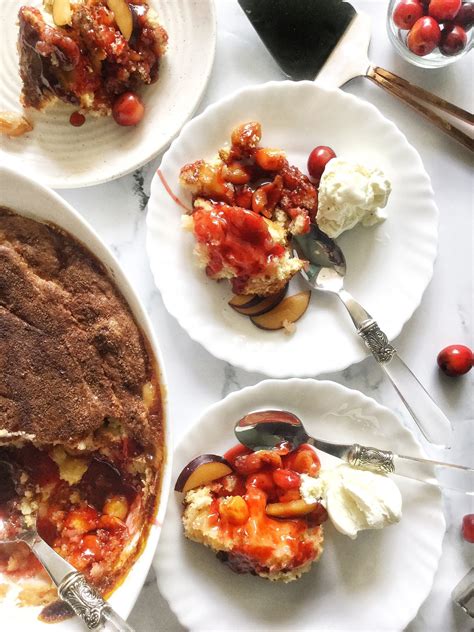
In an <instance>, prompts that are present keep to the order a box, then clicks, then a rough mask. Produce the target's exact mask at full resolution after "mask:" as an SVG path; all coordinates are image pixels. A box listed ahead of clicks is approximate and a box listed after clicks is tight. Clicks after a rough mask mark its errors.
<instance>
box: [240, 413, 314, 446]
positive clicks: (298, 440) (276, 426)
mask: <svg viewBox="0 0 474 632" xmlns="http://www.w3.org/2000/svg"><path fill="white" fill-rule="evenodd" d="M234 433H235V436H236V437H237V439H238V441H240V443H242V444H243V445H245V446H246V447H247V448H250V450H254V451H255V450H268V449H269V448H276V447H277V446H280V445H282V444H286V445H287V446H288V447H289V449H290V450H296V448H298V447H299V446H300V445H301V444H302V443H307V442H308V441H309V439H310V437H309V435H308V433H307V432H306V430H305V429H304V426H303V424H302V422H301V419H299V418H298V417H297V416H296V415H294V414H293V413H290V412H288V411H286V410H262V411H256V412H253V413H249V414H248V415H245V417H242V419H240V420H239V421H238V422H237V423H236V424H235V427H234Z"/></svg>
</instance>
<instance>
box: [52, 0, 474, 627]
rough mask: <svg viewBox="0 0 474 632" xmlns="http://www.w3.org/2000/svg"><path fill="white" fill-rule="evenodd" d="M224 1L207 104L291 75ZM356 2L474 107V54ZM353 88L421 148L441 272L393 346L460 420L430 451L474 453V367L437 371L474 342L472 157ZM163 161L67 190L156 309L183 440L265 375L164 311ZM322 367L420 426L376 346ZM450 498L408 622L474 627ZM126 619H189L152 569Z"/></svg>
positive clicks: (392, 103) (469, 550)
mask: <svg viewBox="0 0 474 632" xmlns="http://www.w3.org/2000/svg"><path fill="white" fill-rule="evenodd" d="M216 5H217V13H218V45H217V54H216V64H215V67H214V70H213V73H212V77H211V81H210V84H209V87H208V90H207V91H206V94H205V97H204V101H203V103H202V104H201V109H202V108H203V107H204V106H205V105H207V104H208V103H211V102H213V101H215V100H217V99H218V98H220V97H222V96H224V95H227V94H229V93H230V92H232V91H234V90H235V89H237V88H239V87H242V86H243V85H247V84H255V83H261V82H265V81H268V80H273V79H277V80H278V79H282V78H283V77H282V74H281V72H280V70H279V69H278V68H277V66H276V64H275V62H274V61H273V60H272V59H271V57H270V56H269V54H268V53H267V51H266V50H265V48H264V47H263V45H262V44H261V43H260V42H259V40H258V38H257V36H256V35H255V33H254V32H253V30H252V28H251V27H250V25H249V24H248V23H247V21H246V19H245V17H244V16H243V14H242V13H241V11H240V9H239V7H238V5H237V3H236V0H218V2H217V3H216ZM354 5H356V6H357V7H358V8H361V9H363V10H365V11H367V12H368V13H370V14H371V16H372V20H373V41H372V46H371V57H372V59H373V60H374V61H376V62H377V63H378V64H379V65H382V66H384V67H386V68H389V69H390V70H392V71H394V72H396V73H399V74H401V75H403V76H404V77H406V78H407V79H409V80H410V79H411V80H413V81H414V82H418V83H419V84H421V85H423V86H424V87H426V88H427V89H429V90H432V91H434V92H436V93H438V94H439V95H441V96H444V97H446V98H447V99H449V100H451V101H453V102H455V103H458V104H459V105H461V106H463V107H466V108H468V109H471V110H472V87H473V86H472V80H471V79H470V77H472V61H471V59H470V58H469V57H468V58H465V59H464V60H462V61H461V62H459V63H458V64H455V65H454V66H451V67H449V68H446V69H442V70H433V71H422V70H420V69H418V68H415V67H413V66H409V65H408V64H407V63H406V62H405V61H403V60H402V59H401V58H400V57H398V56H397V54H396V53H395V52H394V50H393V49H392V48H391V47H390V46H389V43H388V40H387V36H386V33H385V11H386V5H387V3H386V2H381V1H380V0H372V1H370V0H365V1H364V0H360V1H358V2H354ZM470 57H472V55H471V56H470ZM236 60H238V67H237V65H236V64H237V61H236ZM242 68H244V69H245V73H243V72H242ZM345 89H346V90H347V91H349V92H351V93H353V94H356V95H358V96H360V97H362V98H365V99H367V100H369V101H370V102H372V103H373V104H374V105H376V106H377V107H378V108H379V109H380V110H381V111H382V113H383V114H385V115H386V116H387V117H388V118H389V119H391V120H393V121H394V122H395V123H396V124H397V125H398V126H399V128H400V129H401V130H402V132H404V133H405V134H406V136H407V137H408V139H409V140H410V142H411V143H412V144H413V145H414V146H415V147H416V148H417V149H418V151H419V152H420V154H421V157H422V159H423V162H424V164H425V167H426V169H427V171H428V173H429V174H430V176H431V178H432V182H433V188H434V190H435V194H436V200H437V203H438V206H439V208H440V214H441V218H440V237H439V254H438V258H437V261H436V264H435V272H434V278H433V280H432V282H431V283H430V285H429V287H428V288H427V290H426V292H425V295H424V297H423V300H422V303H421V305H420V306H419V308H418V309H417V310H416V312H415V314H414V316H413V318H412V319H411V320H410V321H409V322H408V323H407V324H406V326H405V327H404V329H403V332H402V334H401V335H400V336H399V337H398V339H397V340H396V346H397V348H398V349H399V351H400V353H401V355H402V356H403V357H404V358H405V359H406V360H407V362H408V363H409V365H410V366H411V367H412V369H413V370H414V372H415V373H416V374H417V375H418V376H419V378H420V379H421V381H422V382H423V383H424V384H425V385H426V387H427V388H428V390H430V392H431V393H432V394H433V396H434V397H435V399H436V400H437V401H438V403H439V404H440V405H441V407H442V408H443V410H444V411H445V412H446V414H447V415H448V416H449V417H450V418H451V420H452V421H453V424H454V427H455V446H456V447H454V448H453V449H452V450H451V451H450V454H449V455H446V454H444V455H443V454H441V453H439V452H438V451H436V450H434V449H433V448H428V451H429V453H430V454H431V455H432V456H433V457H434V458H436V456H438V458H443V456H444V458H445V459H446V460H448V459H449V460H452V461H454V462H456V461H457V462H461V463H469V461H471V463H472V453H473V446H474V421H473V418H474V414H473V400H472V393H473V382H474V371H472V372H471V373H470V374H469V375H467V376H464V378H462V379H459V380H453V379H450V378H447V377H445V376H443V375H440V373H439V371H438V370H437V367H436V355H437V353H438V351H439V350H440V349H441V348H442V347H444V346H445V345H447V344H452V343H455V342H459V343H464V344H468V345H470V346H472V345H473V340H472V297H473V292H472V289H473V288H472V272H471V271H472V269H473V254H472V253H473V243H472V242H473V238H472V228H473V222H472V211H473V204H472V202H473V199H472V178H471V171H470V170H471V164H470V158H469V156H468V155H467V152H466V151H464V150H463V149H461V148H460V147H458V145H457V144H456V143H455V142H454V141H452V140H450V139H449V138H447V137H445V136H443V135H442V134H441V133H439V132H438V131H437V130H436V129H435V128H432V127H430V126H429V125H428V124H425V123H424V122H423V121H422V119H420V118H419V117H418V116H417V115H415V114H413V113H412V112H411V111H410V110H409V109H408V108H407V107H406V106H404V105H402V104H400V103H399V102H397V101H396V100H395V99H394V98H392V97H391V96H389V95H387V94H385V93H384V92H383V91H382V90H380V89H379V88H377V87H375V86H373V85H372V84H370V82H369V81H367V80H363V79H358V80H355V81H353V82H352V83H351V84H349V85H348V86H347V87H346V88H345ZM159 162H160V159H159V158H158V159H156V160H154V161H152V162H151V163H150V164H148V165H146V166H145V167H143V168H142V169H139V170H138V171H136V172H135V173H133V174H130V175H128V176H125V177H123V178H120V179H119V180H117V181H115V182H111V183H108V184H105V185H101V186H96V187H91V188H88V189H81V190H71V191H64V192H62V193H61V194H62V195H63V196H64V198H65V199H67V200H68V201H69V202H70V203H71V204H73V206H74V207H75V208H76V209H77V210H78V211H79V212H80V213H81V214H82V215H83V216H84V217H85V218H86V219H87V220H88V221H89V222H90V223H91V224H92V226H93V227H94V228H95V229H96V231H97V232H98V233H99V234H100V236H101V237H102V238H103V239H104V240H105V242H106V243H107V244H108V245H109V246H111V247H112V250H113V251H114V253H115V254H116V256H117V257H118V258H119V260H120V262H121V264H122V266H123V268H124V270H125V272H126V273H127V274H128V276H129V278H130V280H131V282H132V283H133V285H134V286H135V288H136V290H137V291H138V293H139V295H140V296H141V298H142V299H143V301H144V304H145V306H146V308H147V310H148V312H149V314H150V316H151V319H152V322H153V325H154V326H155V328H156V331H157V334H158V338H159V341H160V344H161V347H162V351H163V356H164V361H165V366H166V372H167V378H168V386H169V398H170V403H171V419H172V423H173V429H174V439H175V441H176V440H177V439H179V437H180V435H181V433H182V432H183V431H184V430H185V429H186V428H187V426H188V425H189V424H190V423H191V422H192V421H193V420H194V419H195V418H196V417H197V415H199V414H200V413H201V411H202V410H203V409H204V408H205V407H207V406H208V405H209V404H211V403H213V402H215V401H218V400H219V399H221V398H222V397H224V396H225V395H227V394H228V393H230V392H232V391H235V390H237V389H239V388H242V387H245V386H248V385H251V384H255V383H257V382H258V381H260V380H261V379H263V378H264V376H262V375H259V374H256V373H253V374H252V373H247V372H246V371H243V370H241V369H236V368H234V367H232V366H230V365H229V364H228V363H225V362H222V361H220V360H217V359H215V358H213V357H211V356H210V355H209V354H208V353H207V352H206V351H205V350H204V349H203V348H202V347H201V346H200V345H198V344H197V343H195V342H194V341H192V340H191V339H190V338H189V337H188V335H187V334H186V332H185V331H183V330H182V329H181V327H180V326H179V325H178V323H177V322H176V321H175V320H174V319H173V318H172V317H171V316H170V315H169V314H168V313H167V312H166V310H165V308H164V306H163V302H162V300H161V297H160V295H159V293H158V292H157V290H156V289H155V288H154V285H153V280H152V277H151V273H150V270H149V267H148V262H147V259H146V255H145V217H146V204H147V201H148V196H149V192H150V182H151V179H152V177H153V175H154V173H155V171H156V168H157V166H158V164H159ZM348 326H349V325H348ZM321 377H322V378H325V379H332V380H335V381H336V382H339V383H341V384H344V385H346V386H348V387H351V388H356V389H359V390H361V391H362V392H363V393H365V394H366V395H369V396H371V397H373V398H374V399H376V400H377V401H378V402H380V403H382V404H384V405H386V406H388V407H390V408H391V409H392V410H394V411H395V412H396V413H397V414H398V415H399V416H400V418H401V419H402V421H403V422H404V423H405V424H406V425H408V426H409V427H410V428H413V424H412V423H411V420H410V417H409V416H408V414H407V412H406V410H405V409H404V407H403V404H402V403H401V401H400V399H399V398H398V397H397V395H396V393H395V392H394V390H393V389H392V387H391V386H390V384H389V383H388V382H387V379H386V378H385V376H384V375H383V374H382V373H381V371H380V370H379V368H378V367H377V365H376V364H375V362H374V361H373V360H372V359H370V358H368V359H366V360H364V361H363V362H360V363H359V364H357V365H355V366H352V367H350V368H348V369H346V370H345V371H342V372H339V373H333V374H328V375H324V376H321ZM183 393H186V397H183V396H182V395H183ZM418 436H419V435H418ZM425 447H426V446H425ZM444 508H445V515H446V520H447V533H446V536H445V539H444V544H443V555H442V558H441V561H440V565H439V568H438V571H437V573H436V575H435V579H434V584H433V588H432V591H431V593H430V595H429V596H428V598H427V599H426V601H425V603H424V604H422V606H421V608H420V610H419V612H418V615H417V617H416V618H415V620H414V621H413V622H412V623H411V624H410V625H409V626H408V628H407V632H448V631H462V632H464V631H465V630H466V631H467V630H469V629H470V628H471V627H472V621H470V620H469V619H468V617H467V616H466V615H464V614H463V613H462V612H461V611H460V610H459V609H458V608H457V607H455V606H454V605H453V604H452V602H451V599H450V593H451V590H452V589H453V587H454V586H455V584H456V583H457V582H458V581H459V580H460V579H461V578H462V577H463V576H464V575H465V573H466V572H467V571H468V569H469V567H470V566H472V565H473V563H474V560H473V549H474V547H473V545H469V544H467V543H465V542H463V541H462V538H461V536H460V524H461V520H462V516H463V515H464V514H465V513H469V512H473V511H474V508H473V505H472V502H469V500H468V499H467V498H464V497H462V496H459V495H457V494H452V493H446V494H445V498H444ZM400 573H403V569H400ZM130 622H131V624H132V625H133V626H134V627H135V628H136V629H137V631H138V632H155V631H157V632H158V631H163V632H175V631H178V630H182V629H183V628H182V627H181V626H180V624H179V622H178V621H177V620H176V618H175V617H174V615H173V614H172V613H171V611H170V609H169V607H168V606H167V604H166V602H165V600H164V599H163V598H162V597H161V595H160V594H159V592H158V589H157V586H156V582H155V578H154V571H153V570H152V571H150V574H149V576H148V579H147V582H146V584H145V586H144V588H143V590H142V592H141V594H140V597H139V599H138V601H137V604H136V606H135V608H134V610H133V612H132V615H131V617H130ZM295 629H297V626H295ZM356 629H357V628H356V627H354V628H353V630H356Z"/></svg>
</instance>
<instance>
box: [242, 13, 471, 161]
mask: <svg viewBox="0 0 474 632" xmlns="http://www.w3.org/2000/svg"><path fill="white" fill-rule="evenodd" d="M238 2H239V4H240V6H241V7H242V9H243V10H244V12H245V14H246V15H247V17H248V19H249V20H250V22H251V23H252V25H253V27H254V28H255V30H256V31H257V33H258V34H259V36H260V38H261V39H262V41H263V43H264V44H265V46H266V47H267V48H268V50H269V52H270V53H271V55H272V56H273V58H274V59H275V60H276V62H277V63H278V65H279V66H280V68H281V69H282V70H283V72H284V73H285V74H286V75H287V76H288V77H290V78H291V79H295V80H301V79H309V80H311V81H314V80H315V81H316V83H318V84H320V85H323V86H327V87H330V88H338V87H340V86H342V85H344V84H345V83H346V82H347V81H349V80H350V79H354V78H355V77H361V76H362V77H368V78H369V79H371V80H372V81H373V82H374V83H376V84H377V85H379V86H381V87H382V88H384V89H385V90H387V91H388V92H389V93H390V94H392V95H394V96H396V97H398V98H399V99H401V100H402V101H404V102H405V103H407V104H408V105H410V106H411V107H413V108H414V109H416V110H417V111H418V112H419V113H420V114H422V115H423V116H425V117H426V118H427V119H429V120H430V121H431V122H432V123H433V124H434V125H436V126H437V127H439V128H440V129H441V130H443V131H444V132H446V133H447V134H449V135H450V136H451V137H452V138H455V139H456V140H457V141H459V142H460V143H462V144H463V145H464V146H465V147H467V148H468V149H470V150H471V151H472V150H474V140H473V138H471V137H470V136H469V135H468V134H466V133H465V132H463V131H462V130H460V129H458V128H457V127H454V126H453V125H452V123H451V122H450V121H448V120H447V119H444V118H442V117H441V116H440V115H439V114H437V113H435V112H434V111H433V110H432V109H430V108H428V107H426V105H424V104H423V103H421V101H423V102H425V103H427V104H429V105H430V106H431V107H436V108H438V109H439V110H443V111H445V112H447V113H448V114H450V115H451V116H453V117H455V118H458V119H460V120H462V121H464V122H466V123H469V124H470V125H471V126H472V124H473V123H474V116H473V115H472V114H471V113H470V112H467V111H466V110H463V109H462V108H460V107H458V106H456V105H453V104H452V103H449V102H448V101H445V100H444V99H441V98H440V97H438V96H436V95H434V94H432V93H430V92H428V91H426V90H423V89H422V88H419V87H417V86H415V85H413V84H411V83H409V82H408V81H406V80H405V79H402V78H401V77H399V76H397V75H395V74H393V73H392V72H390V71H388V70H384V69H383V68H380V67H379V66H376V65H373V64H372V63H371V62H370V60H369V57H368V48H369V43H370V34H371V32H370V26H371V25H370V18H369V16H368V15H366V14H364V13H357V11H356V10H355V9H354V7H353V6H352V5H351V4H349V3H348V2H343V0H238Z"/></svg>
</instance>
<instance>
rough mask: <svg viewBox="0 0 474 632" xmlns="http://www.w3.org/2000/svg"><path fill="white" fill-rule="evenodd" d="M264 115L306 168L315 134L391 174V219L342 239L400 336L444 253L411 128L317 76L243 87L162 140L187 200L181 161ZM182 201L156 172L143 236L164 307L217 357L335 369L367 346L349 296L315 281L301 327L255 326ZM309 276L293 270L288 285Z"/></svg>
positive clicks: (266, 135) (367, 293)
mask: <svg viewBox="0 0 474 632" xmlns="http://www.w3.org/2000/svg"><path fill="white" fill-rule="evenodd" d="M249 120H258V121H260V122H261V123H262V130H263V137H262V145H263V146H270V147H279V148H282V149H284V150H285V151H286V152H287V155H288V159H289V161H290V163H293V164H295V165H296V166H298V167H300V168H301V169H303V170H305V171H306V162H307V158H308V154H309V152H310V151H311V149H312V148H313V147H314V146H315V145H329V146H331V147H333V149H334V150H335V152H336V154H337V155H338V156H340V157H342V158H347V159H349V160H355V161H360V162H363V163H365V162H366V163H374V164H375V165H377V166H379V167H381V168H382V169H383V171H384V172H385V173H386V175H387V176H388V178H389V179H390V180H391V182H392V188H393V190H392V194H391V197H390V200H389V203H388V206H387V212H388V219H387V220H386V221H385V222H384V223H382V224H379V225H378V226H376V227H372V228H359V227H358V228H356V229H354V230H352V231H348V232H347V233H345V234H343V235H342V237H341V238H340V239H339V240H338V241H339V243H340V245H341V246H342V248H343V251H344V254H345V256H346V259H347V277H346V287H347V289H348V290H349V291H350V292H352V293H353V294H354V296H355V297H356V299H357V300H358V301H359V302H361V303H362V305H364V307H365V308H366V309H367V310H368V311H369V312H370V313H371V314H372V315H373V316H374V318H376V319H377V321H378V322H379V325H380V326H381V328H382V329H383V330H384V331H385V332H386V334H387V335H388V337H389V338H390V339H393V338H395V337H396V336H397V335H398V334H399V333H400V331H401V329H402V327H403V325H404V323H405V322H406V321H407V320H408V319H409V318H410V316H411V315H412V314H413V312H414V310H415V309H416V307H417V306H418V305H419V303H420V300H421V297H422V294H423V292H424V290H425V288H426V286H427V285H428V282H429V280H430V279H431V276H432V272H433V262H434V259H435V255H436V247H437V233H438V210H437V208H436V205H435V203H434V200H433V191H432V189H431V184H430V179H429V177H428V175H427V174H426V172H425V170H424V168H423V165H422V162H421V159H420V157H419V155H418V153H417V152H416V150H415V149H414V148H413V147H412V146H411V145H409V143H408V142H407V140H406V138H405V136H403V134H402V133H401V132H400V131H399V130H398V129H397V128H396V127H395V125H394V124H393V123H391V122H390V121H388V120H387V119H386V118H384V117H383V116H382V114H381V113H380V112H379V111H378V110H377V109H376V108H375V107H374V106H373V105H370V104H369V103H366V102H365V101H362V100H360V99H358V98H356V97H354V96H352V95H350V94H346V93H344V92H342V91H340V90H327V89H323V88H321V87H319V86H317V85H315V84H314V83H312V82H308V81H302V82H291V81H282V82H271V83H267V84H263V85H260V86H255V87H251V88H246V89H244V90H242V91H240V92H238V93H236V94H234V95H232V96H231V97H229V98H227V99H224V100H223V101H220V102H219V103H217V104H215V105H212V106H210V107H208V108H207V109H206V110H205V111H204V112H203V113H202V114H200V115H199V116H197V117H196V118H194V119H193V120H192V121H190V122H189V123H187V124H186V125H185V126H184V127H183V129H182V130H181V133H180V135H179V137H178V138H177V139H176V140H175V141H174V142H173V144H172V145H171V147H170V149H169V150H168V151H167V152H166V154H165V156H164V157H163V161H162V163H161V167H160V169H161V171H162V173H163V175H164V177H165V179H166V181H167V183H168V185H169V187H170V188H171V190H172V191H173V192H174V194H177V195H178V197H179V198H180V199H181V200H182V201H183V202H184V203H185V204H186V205H187V206H188V207H189V206H190V204H191V201H190V196H189V194H187V193H186V192H185V191H184V190H182V189H181V188H180V186H179V183H178V176H179V171H180V168H181V167H182V166H183V165H184V164H186V163H188V162H192V161H194V160H197V159H199V158H205V159H212V158H213V157H215V156H216V153H217V150H218V149H219V148H220V147H222V146H223V145H224V144H225V143H226V142H228V141H229V138H230V133H231V131H232V129H233V127H234V126H235V125H237V124H239V123H242V122H244V121H249ZM183 212H184V211H183V209H182V208H181V207H180V206H178V204H176V202H175V201H174V200H173V199H172V197H171V196H170V195H169V194H168V193H167V192H166V190H165V188H164V186H163V184H162V182H161V180H160V178H159V177H158V176H156V175H155V178H154V180H153V183H152V187H151V197H150V201H149V211H148V218H147V225H148V233H147V248H148V255H149V258H150V264H151V269H152V272H153V274H154V278H155V282H156V285H157V286H158V288H159V290H160V291H161V294H162V297H163V301H164V303H165V305H166V308H167V309H168V311H169V312H170V313H171V314H172V315H173V316H175V317H176V318H177V319H178V321H179V323H180V324H181V326H182V327H183V328H184V329H185V330H186V331H187V332H188V333H189V335H190V336H191V338H193V339H194V340H197V341H198V342H200V343H201V344H202V345H203V346H204V347H205V348H206V349H207V350H208V351H209V352H210V353H212V354H213V355H214V356H216V357H217V358H220V359H222V360H226V361H227V362H230V363H231V364H233V365H236V366H240V367H242V368H244V369H247V370H249V371H259V372H261V373H265V374H267V375H270V376H272V377H291V376H312V375H317V374H319V373H321V372H329V371H339V370H342V369H344V368H346V367H348V366H349V365H351V364H353V363H354V362H359V361H360V360H362V359H363V358H364V357H365V356H366V355H367V353H368V352H367V350H366V349H365V347H364V345H363V344H362V342H361V340H360V339H359V338H358V336H357V335H355V331H354V329H353V325H352V323H351V321H350V319H349V317H348V315H347V314H346V313H345V311H344V308H343V306H342V305H339V304H338V299H337V298H336V297H334V296H329V295H324V294H320V293H314V295H313V296H312V299H311V303H310V307H309V309H308V311H307V312H306V313H305V314H304V316H303V317H302V318H301V319H300V320H299V321H298V323H297V328H296V332H295V333H294V334H293V335H291V336H288V335H285V333H283V332H282V331H277V332H268V331H263V330H261V329H257V328H256V327H255V326H254V325H253V324H252V323H251V321H250V319H249V318H247V317H245V316H242V315H240V314H238V313H237V312H235V311H234V310H233V309H232V308H230V307H229V306H228V305H227V301H228V300H229V299H230V297H231V296H232V292H231V290H230V286H229V285H228V284H227V282H221V283H216V282H215V281H212V280H210V279H208V278H207V277H206V276H205V273H204V271H203V270H201V269H198V268H197V266H196V265H195V261H194V257H193V254H192V250H193V245H194V238H193V236H192V235H191V234H190V233H187V232H185V231H184V230H183V229H182V228H181V219H180V216H181V214H182V213H183ZM302 287H304V286H303V285H302V280H301V279H299V283H297V282H296V280H295V281H293V282H292V285H291V287H290V291H289V293H292V292H293V291H295V290H296V289H297V288H302Z"/></svg>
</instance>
